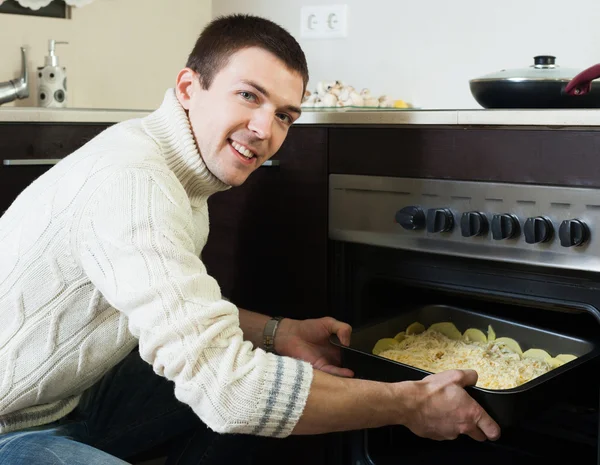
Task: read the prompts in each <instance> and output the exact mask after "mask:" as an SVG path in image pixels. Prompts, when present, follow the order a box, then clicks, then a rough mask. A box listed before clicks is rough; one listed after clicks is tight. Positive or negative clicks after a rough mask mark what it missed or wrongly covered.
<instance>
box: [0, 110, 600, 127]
mask: <svg viewBox="0 0 600 465" xmlns="http://www.w3.org/2000/svg"><path fill="white" fill-rule="evenodd" d="M149 113H150V112H149V111H147V110H110V109H107V110H101V109H76V108H66V109H49V108H33V107H4V108H2V107H0V123H21V122H23V123H31V122H35V123H42V122H43V123H118V122H120V121H124V120H127V119H131V118H140V117H144V116H146V115H148V114H149ZM295 124H315V125H321V124H322V125H461V126H462V125H464V126H469V125H479V126H544V127H547V126H553V127H556V126H558V127H582V126H586V127H591V126H592V127H593V126H598V127H600V109H590V110H588V109H585V110H570V109H569V110H483V109H482V110H387V109H386V110H361V109H340V110H327V111H323V110H320V111H314V110H309V109H304V113H303V114H302V116H301V117H300V119H299V120H298V121H297V122H296V123H295Z"/></svg>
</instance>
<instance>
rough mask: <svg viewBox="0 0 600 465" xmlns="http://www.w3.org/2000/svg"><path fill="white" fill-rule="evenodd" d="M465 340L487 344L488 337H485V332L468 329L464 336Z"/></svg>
mask: <svg viewBox="0 0 600 465" xmlns="http://www.w3.org/2000/svg"><path fill="white" fill-rule="evenodd" d="M463 338H464V339H465V340H466V341H473V342H487V337H486V336H485V334H483V331H481V330H480V329H477V328H469V329H467V330H466V331H465V332H464V334H463Z"/></svg>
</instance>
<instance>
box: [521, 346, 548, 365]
mask: <svg viewBox="0 0 600 465" xmlns="http://www.w3.org/2000/svg"><path fill="white" fill-rule="evenodd" d="M523 358H534V359H536V360H541V361H543V362H548V363H551V361H552V356H551V355H550V354H549V353H548V352H546V351H545V350H542V349H528V350H526V351H525V352H523Z"/></svg>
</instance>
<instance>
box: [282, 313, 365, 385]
mask: <svg viewBox="0 0 600 465" xmlns="http://www.w3.org/2000/svg"><path fill="white" fill-rule="evenodd" d="M351 333H352V327H351V326H350V325H348V324H346V323H342V322H341V321H337V320H336V319H334V318H331V317H325V318H318V319H314V320H293V319H290V318H285V319H283V320H282V321H280V322H279V327H278V328H277V333H276V335H275V351H276V352H277V353H278V354H280V355H285V356H288V357H293V358H296V359H300V360H304V361H305V362H309V363H310V364H311V365H312V366H313V367H314V368H316V369H317V370H321V371H324V372H326V373H329V374H332V375H336V376H345V377H352V376H354V373H353V372H352V370H349V369H348V368H341V367H340V364H341V353H340V348H339V347H336V346H334V345H333V344H331V343H330V342H329V336H330V335H332V334H336V335H337V337H338V338H339V340H340V342H341V343H342V344H344V345H346V346H347V345H349V344H350V335H351Z"/></svg>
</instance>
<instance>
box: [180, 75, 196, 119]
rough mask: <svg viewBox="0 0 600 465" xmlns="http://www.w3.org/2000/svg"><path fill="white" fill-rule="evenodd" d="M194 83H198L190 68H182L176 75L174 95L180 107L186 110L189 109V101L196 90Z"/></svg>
mask: <svg viewBox="0 0 600 465" xmlns="http://www.w3.org/2000/svg"><path fill="white" fill-rule="evenodd" d="M195 83H198V75H197V74H196V73H195V72H194V71H192V70H191V69H190V68H183V69H182V70H181V71H179V74H177V81H176V84H175V94H176V95H177V100H179V103H180V104H181V106H182V107H183V108H184V109H186V110H189V109H190V100H191V99H192V96H193V95H194V92H195V88H196V86H195V85H194V84H195Z"/></svg>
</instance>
